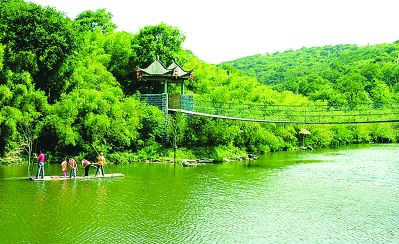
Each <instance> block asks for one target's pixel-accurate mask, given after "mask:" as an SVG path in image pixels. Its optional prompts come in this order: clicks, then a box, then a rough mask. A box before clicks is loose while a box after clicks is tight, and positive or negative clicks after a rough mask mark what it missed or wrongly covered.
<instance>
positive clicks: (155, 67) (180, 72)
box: [139, 58, 192, 79]
mask: <svg viewBox="0 0 399 244" xmlns="http://www.w3.org/2000/svg"><path fill="white" fill-rule="evenodd" d="M139 70H140V71H141V73H142V76H143V77H145V78H147V79H148V78H149V79H151V78H155V79H156V78H174V79H177V78H181V79H188V78H189V77H190V75H191V73H192V71H185V70H184V69H183V68H182V67H181V66H180V65H179V64H177V63H176V62H175V61H173V62H172V64H170V65H169V67H167V68H166V67H165V66H164V65H163V64H162V63H161V61H159V59H158V58H157V59H156V60H155V61H154V62H152V63H151V64H150V65H149V66H148V67H147V68H144V69H143V68H139Z"/></svg>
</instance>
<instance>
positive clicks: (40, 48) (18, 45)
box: [0, 0, 78, 101]
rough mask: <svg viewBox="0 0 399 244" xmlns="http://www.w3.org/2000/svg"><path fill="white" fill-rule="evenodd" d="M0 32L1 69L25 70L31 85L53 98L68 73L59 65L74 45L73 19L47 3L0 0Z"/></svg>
mask: <svg viewBox="0 0 399 244" xmlns="http://www.w3.org/2000/svg"><path fill="white" fill-rule="evenodd" d="M0 33H3V35H0V42H1V43H3V44H5V45H6V48H5V53H4V61H3V62H4V69H10V70H12V71H16V72H21V71H28V72H29V73H30V74H31V76H32V78H33V81H34V83H35V86H36V87H37V88H40V89H41V90H43V91H45V92H46V94H47V95H48V97H49V100H50V101H55V100H56V99H57V98H58V97H59V95H60V93H61V91H62V89H63V85H64V82H65V79H67V74H68V72H65V71H64V72H60V68H61V67H62V66H63V64H65V63H66V61H67V59H68V57H69V56H70V55H71V54H72V53H73V52H74V51H75V50H76V48H77V46H78V43H77V39H76V32H75V30H74V28H73V22H72V21H71V20H70V19H68V18H66V17H65V16H64V14H62V13H60V12H57V11H56V10H55V9H53V8H50V7H41V6H39V5H36V4H34V3H24V2H23V1H18V0H15V1H13V0H11V1H2V2H0Z"/></svg>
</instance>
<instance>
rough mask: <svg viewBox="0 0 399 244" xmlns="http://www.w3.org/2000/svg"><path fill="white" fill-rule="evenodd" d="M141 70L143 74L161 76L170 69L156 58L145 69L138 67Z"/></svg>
mask: <svg viewBox="0 0 399 244" xmlns="http://www.w3.org/2000/svg"><path fill="white" fill-rule="evenodd" d="M139 70H141V71H142V72H143V75H155V76H162V75H166V74H167V73H171V72H172V71H171V70H169V69H167V68H165V66H163V64H161V62H160V61H159V60H158V59H156V60H155V61H154V62H152V64H150V65H149V66H148V67H147V68H145V69H140V68H139Z"/></svg>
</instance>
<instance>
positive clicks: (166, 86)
mask: <svg viewBox="0 0 399 244" xmlns="http://www.w3.org/2000/svg"><path fill="white" fill-rule="evenodd" d="M163 93H168V82H167V81H166V80H165V81H164V91H163Z"/></svg>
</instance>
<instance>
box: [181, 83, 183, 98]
mask: <svg viewBox="0 0 399 244" xmlns="http://www.w3.org/2000/svg"><path fill="white" fill-rule="evenodd" d="M181 95H184V81H182V82H181Z"/></svg>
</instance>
